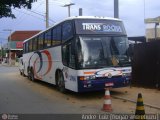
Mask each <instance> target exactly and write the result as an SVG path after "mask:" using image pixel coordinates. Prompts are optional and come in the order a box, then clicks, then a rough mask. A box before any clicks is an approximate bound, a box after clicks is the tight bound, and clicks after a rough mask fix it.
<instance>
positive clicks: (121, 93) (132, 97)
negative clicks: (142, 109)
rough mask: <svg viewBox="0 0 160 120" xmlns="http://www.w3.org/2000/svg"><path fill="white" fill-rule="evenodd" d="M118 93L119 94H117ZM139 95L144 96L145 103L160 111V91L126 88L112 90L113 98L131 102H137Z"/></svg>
mask: <svg viewBox="0 0 160 120" xmlns="http://www.w3.org/2000/svg"><path fill="white" fill-rule="evenodd" d="M117 91H118V93H117ZM138 93H141V94H142V98H143V103H144V104H146V105H149V106H153V107H155V108H159V109H160V90H157V89H147V88H140V87H131V88H130V87H126V88H120V89H119V88H117V89H112V94H113V97H114V96H115V97H116V96H117V98H118V97H119V98H122V99H123V98H125V99H127V100H129V101H134V102H137V97H138Z"/></svg>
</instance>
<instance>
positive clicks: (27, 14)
mask: <svg viewBox="0 0 160 120" xmlns="http://www.w3.org/2000/svg"><path fill="white" fill-rule="evenodd" d="M14 10H16V11H18V12H22V11H19V10H17V9H14ZM25 10H27V9H25ZM27 11H29V12H32V13H35V14H37V15H40V16H42V17H45V15H42V14H40V13H37V12H34V11H30V10H27ZM22 13H24V14H26V15H29V16H32V17H37V18H39V19H41V20H45V19H43V18H40V17H38V16H35V15H32V14H29V13H26V12H24V11H23V12H22ZM49 20H50V21H51V22H52V23H55V21H54V20H52V19H49Z"/></svg>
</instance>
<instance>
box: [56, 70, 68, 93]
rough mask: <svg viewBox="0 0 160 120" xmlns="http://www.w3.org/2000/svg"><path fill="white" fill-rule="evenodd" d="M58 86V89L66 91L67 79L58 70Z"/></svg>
mask: <svg viewBox="0 0 160 120" xmlns="http://www.w3.org/2000/svg"><path fill="white" fill-rule="evenodd" d="M57 79H58V80H57V86H58V90H59V91H60V92H62V93H65V92H66V89H65V81H64V77H63V73H62V72H58V76H57Z"/></svg>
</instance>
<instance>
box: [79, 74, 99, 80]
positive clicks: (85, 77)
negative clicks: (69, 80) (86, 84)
mask: <svg viewBox="0 0 160 120" xmlns="http://www.w3.org/2000/svg"><path fill="white" fill-rule="evenodd" d="M94 79H96V76H95V75H91V76H81V77H80V80H94Z"/></svg>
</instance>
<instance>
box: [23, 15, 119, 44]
mask: <svg viewBox="0 0 160 120" xmlns="http://www.w3.org/2000/svg"><path fill="white" fill-rule="evenodd" d="M76 19H102V20H115V21H122V20H121V19H117V18H112V17H98V16H72V17H68V18H66V19H64V20H62V21H60V22H57V23H55V24H54V25H52V26H51V27H49V28H47V29H45V30H43V31H41V32H39V33H38V34H36V35H34V36H32V37H30V38H28V39H26V40H24V41H23V43H25V42H27V41H28V40H29V39H31V38H34V37H35V36H38V35H39V34H41V33H43V32H45V31H47V30H49V29H51V28H52V27H54V26H56V25H58V24H60V23H62V22H64V21H66V20H76Z"/></svg>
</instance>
